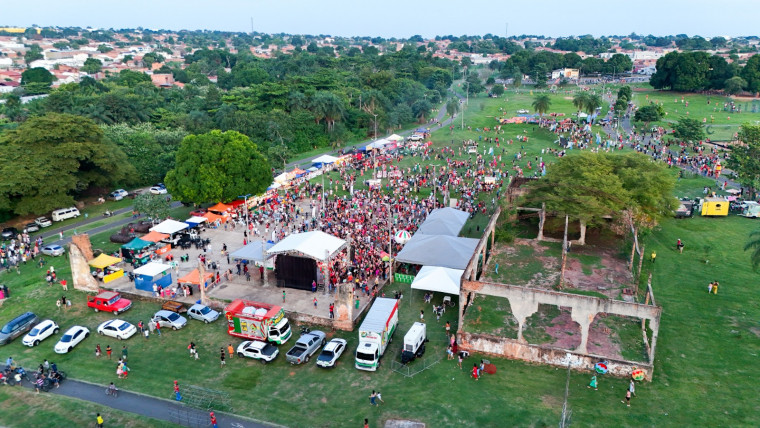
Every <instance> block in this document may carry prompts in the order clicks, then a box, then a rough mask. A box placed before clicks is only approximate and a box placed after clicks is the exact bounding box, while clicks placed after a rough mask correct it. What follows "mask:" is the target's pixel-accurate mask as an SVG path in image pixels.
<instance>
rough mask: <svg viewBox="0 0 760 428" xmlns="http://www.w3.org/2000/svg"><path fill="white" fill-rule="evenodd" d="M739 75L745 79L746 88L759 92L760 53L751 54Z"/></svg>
mask: <svg viewBox="0 0 760 428" xmlns="http://www.w3.org/2000/svg"><path fill="white" fill-rule="evenodd" d="M740 76H741V77H742V78H743V79H744V80H746V81H747V90H748V91H750V92H755V93H756V92H760V55H752V56H751V57H750V58H749V59H748V60H747V64H745V65H744V68H742V71H741V73H740Z"/></svg>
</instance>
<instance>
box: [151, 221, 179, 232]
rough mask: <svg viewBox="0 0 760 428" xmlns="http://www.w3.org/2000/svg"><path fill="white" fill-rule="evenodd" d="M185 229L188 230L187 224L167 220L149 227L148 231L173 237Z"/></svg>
mask: <svg viewBox="0 0 760 428" xmlns="http://www.w3.org/2000/svg"><path fill="white" fill-rule="evenodd" d="M187 228H188V224H187V223H184V222H181V221H177V220H172V219H167V220H164V221H162V222H161V223H159V224H157V225H155V226H153V227H151V228H150V230H151V231H156V232H160V233H167V234H169V235H174V234H175V233H177V232H179V231H181V230H185V229H187Z"/></svg>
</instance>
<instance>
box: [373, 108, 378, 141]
mask: <svg viewBox="0 0 760 428" xmlns="http://www.w3.org/2000/svg"><path fill="white" fill-rule="evenodd" d="M372 115H373V116H375V140H377V113H373V114H372Z"/></svg>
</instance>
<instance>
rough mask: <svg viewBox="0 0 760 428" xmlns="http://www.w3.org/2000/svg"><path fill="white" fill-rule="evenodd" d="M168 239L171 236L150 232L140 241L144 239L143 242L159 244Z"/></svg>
mask: <svg viewBox="0 0 760 428" xmlns="http://www.w3.org/2000/svg"><path fill="white" fill-rule="evenodd" d="M168 237H169V235H168V234H166V233H160V232H156V231H152V232H149V233H148V234H147V235H144V236H143V237H141V238H140V239H142V240H143V241H150V242H159V241H163V240H164V239H166V238H168Z"/></svg>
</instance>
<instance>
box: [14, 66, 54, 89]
mask: <svg viewBox="0 0 760 428" xmlns="http://www.w3.org/2000/svg"><path fill="white" fill-rule="evenodd" d="M53 81H55V76H53V74H52V73H51V72H49V71H47V70H46V69H44V68H42V67H34V68H28V69H26V70H24V72H23V73H21V85H24V86H26V85H28V84H30V83H42V84H44V85H48V86H50V85H51V84H52V83H53Z"/></svg>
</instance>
